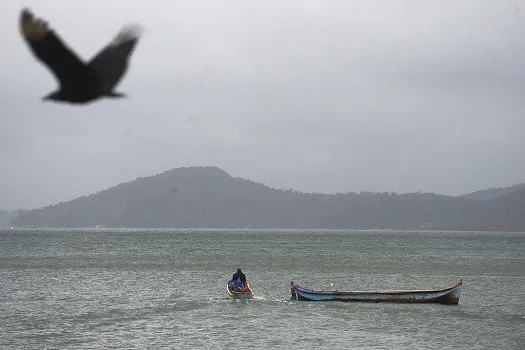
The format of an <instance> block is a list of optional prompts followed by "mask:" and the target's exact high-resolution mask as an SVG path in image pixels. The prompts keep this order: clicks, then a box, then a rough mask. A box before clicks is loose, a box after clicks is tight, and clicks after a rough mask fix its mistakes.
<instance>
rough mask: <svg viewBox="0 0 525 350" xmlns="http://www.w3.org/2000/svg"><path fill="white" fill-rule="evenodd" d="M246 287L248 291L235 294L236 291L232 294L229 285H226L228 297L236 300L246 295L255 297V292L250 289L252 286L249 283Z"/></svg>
mask: <svg viewBox="0 0 525 350" xmlns="http://www.w3.org/2000/svg"><path fill="white" fill-rule="evenodd" d="M246 286H247V287H248V290H243V291H239V292H235V291H234V292H232V291H230V288H229V287H228V284H226V291H227V292H228V295H229V296H230V297H231V298H236V297H238V296H240V297H242V296H244V295H251V296H252V297H253V290H252V288H251V287H250V284H249V283H248V282H246Z"/></svg>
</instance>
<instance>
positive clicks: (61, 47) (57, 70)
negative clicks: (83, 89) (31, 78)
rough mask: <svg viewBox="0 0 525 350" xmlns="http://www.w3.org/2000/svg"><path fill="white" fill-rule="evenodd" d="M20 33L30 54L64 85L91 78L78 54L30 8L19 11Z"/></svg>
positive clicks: (80, 82) (76, 83) (72, 84)
mask: <svg viewBox="0 0 525 350" xmlns="http://www.w3.org/2000/svg"><path fill="white" fill-rule="evenodd" d="M20 33H21V34H22V37H23V38H24V39H25V41H26V42H27V44H28V45H29V48H30V49H31V51H32V52H33V54H34V55H35V56H36V57H37V58H38V59H39V60H40V61H42V62H43V63H44V64H45V65H46V66H47V67H48V68H49V69H50V70H51V71H52V72H53V74H54V75H55V77H56V78H57V79H58V81H59V82H60V85H61V87H62V88H64V89H70V88H71V89H75V86H78V85H79V84H82V82H87V81H86V79H88V80H90V81H92V79H93V77H90V75H92V73H91V72H90V70H89V68H88V67H87V65H86V64H84V63H83V62H82V61H81V60H80V59H79V58H78V57H77V55H76V54H75V53H74V52H73V51H71V50H70V49H69V48H68V47H67V46H66V45H65V44H64V43H63V42H62V40H61V39H60V37H59V36H58V35H56V34H55V32H54V31H53V30H52V29H50V28H49V26H48V24H47V22H46V21H44V20H42V19H41V18H36V17H35V16H34V15H33V13H32V12H31V11H29V10H28V9H23V10H22V12H21V13H20Z"/></svg>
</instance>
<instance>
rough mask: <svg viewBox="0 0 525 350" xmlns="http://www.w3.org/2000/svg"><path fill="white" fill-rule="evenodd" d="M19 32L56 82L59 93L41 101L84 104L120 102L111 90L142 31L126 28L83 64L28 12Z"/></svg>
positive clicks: (113, 88)
mask: <svg viewBox="0 0 525 350" xmlns="http://www.w3.org/2000/svg"><path fill="white" fill-rule="evenodd" d="M20 32H21V34H22V37H23V38H24V40H25V41H26V43H27V44H28V46H29V48H30V50H31V51H32V52H33V54H34V55H35V56H36V58H38V59H39V60H40V61H41V62H42V63H44V64H45V65H46V66H47V67H48V68H49V69H50V70H51V72H52V73H53V75H54V76H55V77H56V79H57V80H58V82H59V89H58V90H57V91H53V92H51V93H49V94H48V95H46V96H44V97H43V98H42V99H43V100H52V101H58V102H69V103H88V102H91V101H94V100H96V99H98V98H101V97H110V98H120V97H125V96H126V95H125V94H123V93H121V92H116V91H115V87H116V85H117V84H118V82H119V81H120V80H121V79H122V77H123V76H124V74H125V73H126V70H127V68H128V61H129V57H130V56H131V53H132V52H133V49H134V48H135V45H136V44H137V42H138V39H139V37H140V34H141V33H142V28H141V27H139V26H137V25H135V26H128V27H124V28H122V30H121V31H120V32H119V33H118V34H117V35H116V36H115V38H114V39H113V40H112V41H111V42H110V43H109V44H108V45H106V46H105V47H104V48H102V50H100V52H98V53H97V54H96V55H95V56H94V57H93V58H92V59H91V60H90V61H89V62H87V63H84V62H83V61H82V60H81V59H80V58H79V57H78V56H77V55H76V54H75V53H74V52H73V51H72V50H71V49H69V48H68V47H67V46H66V45H65V44H64V42H63V41H62V39H61V38H60V37H59V36H58V35H57V34H56V33H55V32H54V31H53V30H52V29H50V28H49V26H48V23H47V22H46V21H44V20H43V19H41V18H36V17H35V16H34V15H33V13H32V12H31V11H29V10H28V9H23V10H22V12H21V13H20Z"/></svg>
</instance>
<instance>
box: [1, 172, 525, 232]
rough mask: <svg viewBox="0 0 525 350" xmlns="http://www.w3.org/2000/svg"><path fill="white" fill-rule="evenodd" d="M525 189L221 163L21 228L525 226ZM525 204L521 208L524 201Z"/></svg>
mask: <svg viewBox="0 0 525 350" xmlns="http://www.w3.org/2000/svg"><path fill="white" fill-rule="evenodd" d="M524 200H525V190H524V191H518V192H514V193H511V194H509V195H507V196H501V197H498V198H496V199H494V200H485V201H479V200H474V199H470V198H463V197H452V196H442V195H437V194H432V193H408V194H395V193H386V192H385V193H372V192H361V193H339V194H319V193H301V192H297V191H292V190H280V189H274V188H270V187H268V186H265V185H262V184H259V183H256V182H253V181H250V180H246V179H241V178H234V177H231V176H230V175H228V174H227V173H226V172H225V171H223V170H221V169H219V168H217V167H189V168H177V169H172V170H169V171H166V172H164V173H161V174H158V175H154V176H150V177H144V178H138V179H136V180H134V181H131V182H127V183H122V184H120V185H117V186H115V187H111V188H109V189H107V190H104V191H101V192H99V193H96V194H91V195H88V196H83V197H79V198H77V199H74V200H72V201H69V202H65V203H61V204H56V205H50V206H48V207H45V208H41V209H37V210H33V211H30V212H26V213H22V214H21V215H20V216H18V217H17V218H16V219H14V220H12V222H11V223H12V224H13V225H15V226H34V227H96V226H102V227H129V228H137V227H148V228H261V229H262V228H327V229H345V228H363V229H366V228H435V229H485V228H490V229H494V228H496V229H497V228H504V229H520V230H521V229H525V223H524V222H523V218H524V217H525V202H524ZM522 204H523V205H522Z"/></svg>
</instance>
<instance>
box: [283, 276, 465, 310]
mask: <svg viewBox="0 0 525 350" xmlns="http://www.w3.org/2000/svg"><path fill="white" fill-rule="evenodd" d="M462 284H463V280H459V282H457V283H456V284H454V285H452V286H450V287H447V288H443V289H427V290H369V291H346V292H340V291H324V290H323V291H319V290H312V289H307V288H304V287H301V286H299V285H297V284H295V283H294V282H291V283H290V288H291V292H292V298H291V300H303V301H360V302H392V303H439V304H447V305H457V304H458V302H459V297H460V295H461V286H462Z"/></svg>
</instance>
